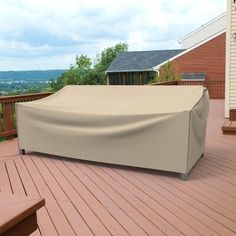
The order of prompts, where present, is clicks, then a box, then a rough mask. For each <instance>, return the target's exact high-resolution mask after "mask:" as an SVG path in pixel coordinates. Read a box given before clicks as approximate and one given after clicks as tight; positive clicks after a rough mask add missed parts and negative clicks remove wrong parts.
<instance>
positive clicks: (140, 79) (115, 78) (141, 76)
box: [106, 49, 184, 85]
mask: <svg viewBox="0 0 236 236" xmlns="http://www.w3.org/2000/svg"><path fill="white" fill-rule="evenodd" d="M183 51H184V50H183V49H178V50H156V51H136V52H123V53H120V54H119V55H118V56H117V57H116V58H115V59H114V60H113V62H112V63H111V64H110V66H109V67H108V69H107V71H106V73H107V80H108V81H107V82H108V84H110V85H142V84H146V83H147V82H148V80H149V79H152V78H153V77H154V75H155V74H156V71H155V69H154V67H155V66H156V65H158V64H161V63H163V62H164V61H167V60H169V59H170V58H173V57H174V56H176V55H177V54H179V53H181V52H183Z"/></svg>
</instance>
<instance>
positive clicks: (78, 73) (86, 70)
mask: <svg viewBox="0 0 236 236" xmlns="http://www.w3.org/2000/svg"><path fill="white" fill-rule="evenodd" d="M91 65H92V62H91V59H90V58H89V57H87V56H85V55H80V56H76V58H75V64H72V65H71V66H70V69H69V70H67V71H65V72H64V73H63V74H62V75H61V76H60V77H59V78H58V79H57V80H55V81H51V82H50V87H51V89H52V90H53V91H57V90H59V89H61V88H62V87H64V86H65V85H72V84H78V85H81V84H90V79H89V78H90V74H91V71H92V69H91Z"/></svg>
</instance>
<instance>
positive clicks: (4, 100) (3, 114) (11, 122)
mask: <svg viewBox="0 0 236 236" xmlns="http://www.w3.org/2000/svg"><path fill="white" fill-rule="evenodd" d="M51 94H52V93H36V94H24V95H17V96H6V97H0V138H2V137H6V138H7V137H10V136H13V135H15V134H16V122H15V103H16V102H28V101H33V100H37V99H40V98H44V97H47V96H49V95H51Z"/></svg>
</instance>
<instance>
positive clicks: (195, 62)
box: [173, 33, 226, 98]
mask: <svg viewBox="0 0 236 236" xmlns="http://www.w3.org/2000/svg"><path fill="white" fill-rule="evenodd" d="M225 40H226V39H225V33H222V34H221V35H219V36H217V37H215V38H214V39H212V40H210V41H208V42H206V43H204V44H202V45H201V46H199V47H197V48H195V49H193V50H191V51H190V52H187V53H186V54H184V55H182V56H180V57H178V58H176V59H174V60H173V64H174V66H175V68H176V71H177V72H178V73H180V74H182V73H194V72H195V73H196V72H204V73H206V81H205V83H204V84H205V86H208V90H209V92H210V97H212V98H224V93H225V92H224V81H225ZM187 83H188V82H185V84H187ZM191 84H193V83H191ZM219 84H221V85H222V86H220V87H219ZM216 88H217V89H216ZM216 90H218V92H217V93H216V92H214V91H216ZM219 94H221V95H220V96H219Z"/></svg>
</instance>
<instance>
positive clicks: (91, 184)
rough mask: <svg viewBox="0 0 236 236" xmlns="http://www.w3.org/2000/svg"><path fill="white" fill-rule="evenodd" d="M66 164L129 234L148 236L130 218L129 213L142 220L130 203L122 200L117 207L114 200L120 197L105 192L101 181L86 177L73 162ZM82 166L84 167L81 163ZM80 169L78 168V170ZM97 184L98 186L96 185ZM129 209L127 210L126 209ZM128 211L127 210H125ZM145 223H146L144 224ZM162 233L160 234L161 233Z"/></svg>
mask: <svg viewBox="0 0 236 236" xmlns="http://www.w3.org/2000/svg"><path fill="white" fill-rule="evenodd" d="M65 164H66V165H67V166H68V167H69V168H70V169H71V171H72V172H73V173H74V174H75V175H76V176H77V177H78V178H79V179H80V180H81V181H82V182H84V183H86V186H87V188H89V190H90V191H91V192H92V193H93V194H94V195H95V196H96V197H97V199H99V201H100V202H101V203H102V204H103V205H104V206H105V207H106V209H109V211H110V213H111V214H112V215H113V216H114V217H115V218H117V217H118V219H119V220H120V223H121V225H122V226H123V227H124V228H125V229H126V230H127V232H129V233H130V234H131V235H147V233H146V232H145V231H144V230H143V229H142V228H141V227H140V225H139V224H137V223H135V222H134V221H133V220H132V219H131V218H130V217H129V216H128V213H129V212H133V214H134V216H135V217H137V218H138V219H140V215H139V214H138V213H137V212H136V211H135V209H132V208H130V206H129V205H128V203H126V202H124V201H122V200H121V202H122V204H120V205H117V202H116V201H115V199H114V198H117V197H118V196H117V195H116V194H114V193H113V192H112V191H111V192H109V193H108V192H107V191H105V189H106V187H105V186H102V187H101V185H100V183H101V182H100V181H101V180H100V179H98V178H97V179H96V180H95V179H91V176H90V178H89V177H88V176H86V175H85V174H84V173H83V172H82V170H81V169H80V168H79V166H77V165H76V166H75V165H72V164H74V163H72V162H65ZM80 165H83V164H82V163H80ZM77 167H78V168H77ZM95 183H96V184H95ZM123 204H124V205H123ZM126 207H127V208H126ZM124 209H126V210H124ZM144 223H145V222H144ZM141 225H142V223H141ZM159 233H160V232H159Z"/></svg>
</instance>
